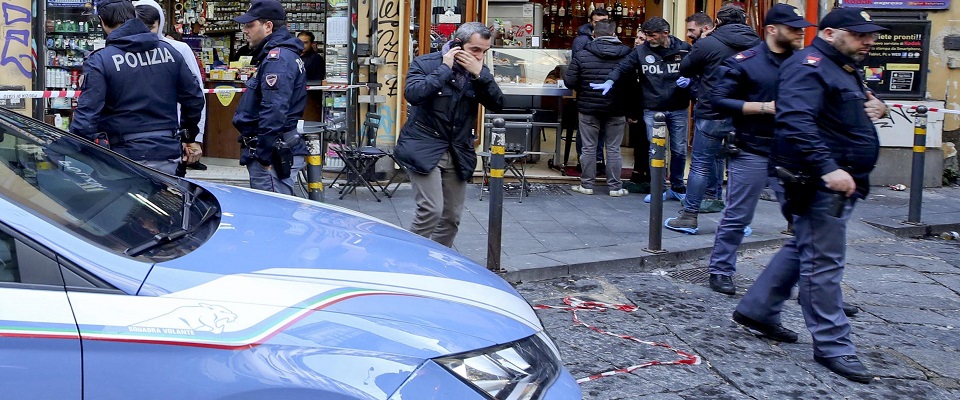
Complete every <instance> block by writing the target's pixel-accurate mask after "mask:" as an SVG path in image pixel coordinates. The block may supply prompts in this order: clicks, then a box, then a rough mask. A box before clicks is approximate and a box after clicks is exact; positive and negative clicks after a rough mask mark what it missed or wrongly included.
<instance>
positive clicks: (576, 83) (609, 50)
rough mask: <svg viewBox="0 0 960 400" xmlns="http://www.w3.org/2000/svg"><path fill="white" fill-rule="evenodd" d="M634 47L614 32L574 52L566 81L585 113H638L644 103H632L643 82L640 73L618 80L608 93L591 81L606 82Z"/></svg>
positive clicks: (610, 114)
mask: <svg viewBox="0 0 960 400" xmlns="http://www.w3.org/2000/svg"><path fill="white" fill-rule="evenodd" d="M631 50H632V49H631V48H630V47H629V46H627V45H625V44H623V43H620V40H619V39H617V38H616V37H613V36H604V37H599V38H597V39H596V40H594V41H592V42H590V43H587V44H586V46H584V47H583V50H580V51H578V52H576V53H574V55H573V60H572V61H571V62H570V65H569V66H568V67H567V72H566V73H564V76H563V82H564V84H565V85H566V86H567V87H569V88H571V89H573V90H576V91H577V109H578V110H579V111H580V112H581V113H584V114H588V115H600V116H610V117H620V116H624V115H627V113H628V112H631V113H630V116H631V117H635V116H636V115H633V114H635V113H636V112H638V111H640V110H641V108H640V107H636V106H634V107H630V105H631V104H630V103H631V102H630V99H629V98H635V96H636V95H637V90H638V89H639V85H638V84H637V77H636V75H635V74H633V73H630V74H628V75H624V76H622V77H621V78H620V79H619V80H617V81H616V84H615V85H614V86H613V90H611V92H610V93H607V95H606V96H604V95H603V94H601V93H602V92H601V91H599V90H594V89H592V88H590V85H589V84H590V83H591V82H603V81H604V80H606V79H607V74H608V73H609V72H610V70H612V69H614V68H616V67H617V65H619V64H620V61H622V60H623V59H624V58H625V57H626V56H627V55H628V54H630V51H631Z"/></svg>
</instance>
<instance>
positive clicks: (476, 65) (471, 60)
mask: <svg viewBox="0 0 960 400" xmlns="http://www.w3.org/2000/svg"><path fill="white" fill-rule="evenodd" d="M450 52H451V53H452V52H453V50H451V51H450ZM453 57H454V58H455V59H456V61H457V64H460V66H461V67H463V69H465V70H467V72H469V73H470V74H471V75H473V76H474V77H479V76H480V71H481V70H483V62H481V61H480V60H478V59H477V58H476V57H474V56H473V54H470V53H469V52H467V51H464V50H459V49H458V50H457V53H456V54H454V55H453Z"/></svg>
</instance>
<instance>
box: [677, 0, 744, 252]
mask: <svg viewBox="0 0 960 400" xmlns="http://www.w3.org/2000/svg"><path fill="white" fill-rule="evenodd" d="M746 20H747V13H746V12H744V11H743V9H742V8H740V7H739V6H737V5H734V4H727V5H725V6H723V7H721V8H720V11H718V12H717V28H716V29H714V30H713V32H711V33H710V35H709V36H707V37H705V38H703V39H700V40H697V43H696V44H694V45H693V49H692V50H690V55H689V56H687V58H685V59H684V60H683V62H682V63H680V74H681V75H683V76H685V77H699V80H700V85H699V87H698V88H697V93H698V94H699V97H698V98H697V103H696V105H695V106H694V108H693V123H694V131H693V148H692V152H693V153H692V156H691V157H690V159H691V161H690V175H689V179H688V181H687V196H686V198H685V199H683V209H682V210H680V216H679V217H674V218H668V219H667V220H666V222H665V223H664V226H665V227H667V228H668V229H672V230H675V231H679V232H684V233H687V234H691V235H695V234H697V232H698V230H697V214H699V213H700V204H701V201H702V200H703V198H704V194H705V193H706V192H707V190H708V189H710V188H719V187H720V185H721V183H722V178H721V176H722V175H721V174H722V173H723V172H722V171H723V159H722V158H721V157H720V149H721V148H722V146H723V138H724V137H726V135H727V133H728V132H731V131H733V121H732V120H731V119H730V117H729V115H727V114H725V113H721V112H719V111H717V110H716V109H715V107H714V105H713V104H711V101H710V93H711V91H713V90H714V87H715V86H716V85H717V82H718V81H719V76H718V75H719V74H718V71H719V68H717V67H718V66H719V65H720V63H721V62H723V60H725V59H726V58H727V57H730V56H732V55H734V54H736V53H738V52H740V51H743V50H746V49H749V48H751V47H753V46H756V45H757V44H759V43H760V37H759V36H757V33H756V32H754V31H753V28H750V27H749V26H747V25H744V23H745V22H746ZM717 192H718V193H717V197H718V198H719V196H720V193H719V189H718V190H717Z"/></svg>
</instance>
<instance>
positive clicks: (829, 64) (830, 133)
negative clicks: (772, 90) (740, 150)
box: [770, 38, 880, 197]
mask: <svg viewBox="0 0 960 400" xmlns="http://www.w3.org/2000/svg"><path fill="white" fill-rule="evenodd" d="M860 71H862V69H861V68H859V67H858V66H857V63H856V61H854V60H853V59H851V58H850V57H847V56H845V55H843V54H842V53H840V52H839V51H837V50H836V49H834V48H833V46H831V45H830V44H829V43H827V42H826V41H824V40H823V39H820V38H816V39H814V40H813V44H811V45H810V47H807V48H805V49H803V50H800V51H798V52H796V53H795V54H794V55H793V56H792V57H790V58H788V59H787V60H786V61H784V62H783V65H782V66H781V67H780V78H779V83H778V85H777V116H776V121H777V122H776V130H775V131H774V142H773V149H772V151H771V153H770V166H771V168H772V167H775V166H782V167H784V168H786V169H788V170H791V171H793V172H795V173H803V174H805V175H807V176H809V177H810V178H812V179H814V180H815V181H817V182H820V181H821V180H820V179H819V177H821V176H823V175H825V174H828V173H830V172H833V171H835V170H837V169H838V168H842V169H843V170H845V171H847V172H848V173H850V175H851V176H853V179H854V181H855V182H856V184H857V194H858V195H859V196H860V197H866V195H867V192H868V191H869V188H870V179H869V177H870V171H873V167H874V165H875V164H876V163H877V159H878V157H879V154H880V139H879V138H878V137H877V129H876V127H875V126H874V125H873V122H872V121H870V117H869V116H867V112H866V111H864V109H863V104H864V102H866V101H867V94H866V88H865V87H864V85H863V80H862V79H861V77H860V73H859V72H860Z"/></svg>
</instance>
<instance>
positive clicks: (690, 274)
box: [670, 268, 710, 283]
mask: <svg viewBox="0 0 960 400" xmlns="http://www.w3.org/2000/svg"><path fill="white" fill-rule="evenodd" d="M670 277H671V278H673V279H676V280H678V281H683V282H687V283H707V282H709V281H710V274H709V273H707V269H706V268H697V269H685V270H681V271H674V272H671V273H670Z"/></svg>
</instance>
